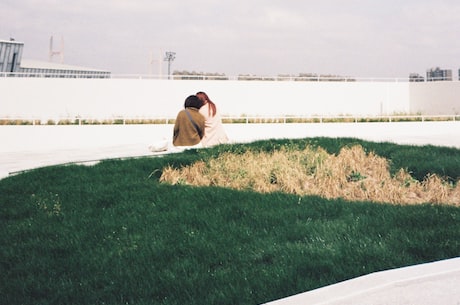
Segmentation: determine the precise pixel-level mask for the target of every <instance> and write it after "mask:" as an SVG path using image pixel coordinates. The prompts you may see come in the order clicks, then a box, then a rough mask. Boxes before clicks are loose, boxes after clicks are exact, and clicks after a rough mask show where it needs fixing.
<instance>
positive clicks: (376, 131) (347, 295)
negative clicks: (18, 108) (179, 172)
mask: <svg viewBox="0 0 460 305" xmlns="http://www.w3.org/2000/svg"><path fill="white" fill-rule="evenodd" d="M225 128H226V130H227V133H228V135H229V137H230V138H231V139H232V140H233V141H234V142H248V141H254V140H261V139H269V138H304V137H318V136H321V137H353V138H361V139H365V140H370V141H378V142H393V143H398V144H411V145H428V144H429V145H439V146H449V147H456V148H460V122H423V123H420V122H414V123H412V122H404V123H343V124H342V123H330V124H328V123H313V124H248V125H247V124H230V125H226V126H225ZM171 134H172V126H171V125H126V126H124V125H111V126H0V143H1V146H0V179H2V178H5V177H8V176H9V175H12V174H17V173H19V172H21V171H25V170H29V169H33V168H37V167H43V166H49V165H56V164H64V163H73V162H77V163H87V164H91V163H94V162H97V161H98V160H102V159H109V158H125V157H137V156H149V155H153V153H152V152H150V151H149V150H148V146H149V145H150V144H152V143H155V142H157V141H161V140H163V139H169V138H170V137H171ZM459 255H460V253H459ZM459 287H460V257H459V258H455V259H450V260H445V261H440V262H433V263H429V264H423V265H418V266H411V267H406V268H400V269H395V270H389V271H383V272H377V273H373V274H369V275H366V276H363V277H359V278H356V279H352V280H349V281H345V282H342V283H338V284H335V285H330V286H327V287H323V288H320V289H316V290H313V291H309V292H305V293H302V294H298V295H295V296H291V297H288V298H285V299H281V300H277V301H274V302H271V303H268V304H270V305H293V304H311V305H315V304H323V305H337V304H341V305H351V304H353V305H364V304H366V305H383V304H388V305H390V304H391V305H402V304H411V305H432V304H443V305H460V288H459Z"/></svg>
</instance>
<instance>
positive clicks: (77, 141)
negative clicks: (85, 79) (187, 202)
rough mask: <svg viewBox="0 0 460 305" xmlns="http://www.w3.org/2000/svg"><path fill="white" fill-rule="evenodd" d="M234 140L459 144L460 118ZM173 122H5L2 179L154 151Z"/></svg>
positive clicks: (246, 131) (243, 131)
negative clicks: (339, 139)
mask: <svg viewBox="0 0 460 305" xmlns="http://www.w3.org/2000/svg"><path fill="white" fill-rule="evenodd" d="M225 128H226V130H227V133H228V136H229V138H230V139H232V141H234V142H248V141H254V140H262V139H269V138H278V139H279V138H305V137H353V138H360V139H365V140H370V141H378V142H394V143H398V144H414V145H427V144H431V145H439V146H451V147H457V148H460V122H453V121H450V122H423V123H422V122H394V123H310V124H228V125H225ZM171 136H172V125H89V126H88V125H84V126H74V125H72V126H49V125H45V126H0V179H1V178H4V177H7V176H8V175H10V174H15V173H18V172H21V171H24V170H29V169H33V168H37V167H43V166H49V165H56V164H63V163H71V162H89V161H97V160H101V159H109V158H125V157H135V156H145V155H152V153H151V152H150V151H149V150H148V147H149V145H151V144H152V143H155V142H158V141H161V140H163V139H170V138H171Z"/></svg>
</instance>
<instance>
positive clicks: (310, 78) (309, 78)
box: [0, 70, 458, 82]
mask: <svg viewBox="0 0 460 305" xmlns="http://www.w3.org/2000/svg"><path fill="white" fill-rule="evenodd" d="M3 77H28V78H91V79H101V78H103V79H156V80H222V81H224V80H232V81H295V82H421V81H424V80H419V79H417V80H414V79H411V78H410V77H399V78H398V77H387V78H385V77H353V76H338V75H315V74H311V75H310V74H307V75H297V76H296V75H277V76H263V75H237V76H227V75H224V74H216V75H214V74H211V75H209V74H197V75H194V74H173V75H171V76H168V75H164V74H163V75H155V74H112V73H110V72H98V71H95V72H92V71H84V72H78V73H72V72H69V71H59V70H57V71H51V72H0V78H3ZM432 81H450V82H452V81H458V80H454V79H450V80H447V79H433V80H432Z"/></svg>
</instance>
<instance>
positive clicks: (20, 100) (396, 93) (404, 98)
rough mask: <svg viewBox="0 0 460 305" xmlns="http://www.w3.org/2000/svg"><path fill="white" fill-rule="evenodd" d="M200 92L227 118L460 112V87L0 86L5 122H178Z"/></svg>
mask: <svg viewBox="0 0 460 305" xmlns="http://www.w3.org/2000/svg"><path fill="white" fill-rule="evenodd" d="M197 91H205V92H207V93H208V95H209V96H210V97H211V99H212V100H214V102H216V103H217V105H218V107H220V110H221V112H222V114H225V115H241V114H246V115H281V114H287V115H306V116H308V115H385V114H394V113H414V112H422V113H424V114H425V113H434V112H435V111H437V112H439V113H440V112H441V111H443V112H448V113H450V114H451V113H452V111H453V110H454V111H457V112H458V110H459V108H460V107H459V104H458V101H459V98H458V97H459V96H460V83H459V82H436V83H407V82H378V81H375V82H303V81H299V82H296V81H231V80H229V81H223V80H220V81H219V80H216V81H209V80H208V81H203V80H157V79H58V78H13V77H11V78H9V77H4V78H0V117H37V118H40V119H43V120H46V119H57V118H66V117H68V118H73V117H75V116H82V117H89V118H97V119H103V118H111V117H114V116H124V117H157V116H158V117H164V116H167V117H175V115H176V114H177V112H178V111H179V110H180V109H182V107H183V102H184V100H185V98H186V97H187V96H188V95H190V94H195V93H196V92H197ZM440 95H441V96H442V99H441V100H439V99H438V96H440ZM440 101H441V102H442V103H441V102H440ZM433 105H434V106H433Z"/></svg>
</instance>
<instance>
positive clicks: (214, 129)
mask: <svg viewBox="0 0 460 305" xmlns="http://www.w3.org/2000/svg"><path fill="white" fill-rule="evenodd" d="M196 96H197V97H198V98H199V99H200V100H201V102H202V103H203V106H201V108H200V110H199V112H200V113H201V114H202V115H203V116H204V118H205V134H204V137H203V139H202V140H201V143H202V144H203V147H210V146H214V145H218V144H224V143H228V137H227V133H226V132H225V129H224V126H223V124H222V118H221V116H220V113H219V112H218V111H217V107H216V104H214V102H213V101H211V99H210V98H209V96H208V95H207V94H206V93H204V92H202V91H200V92H198V93H197V94H196Z"/></svg>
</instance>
